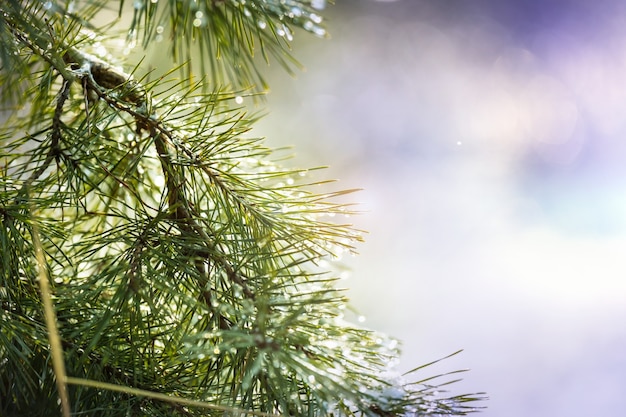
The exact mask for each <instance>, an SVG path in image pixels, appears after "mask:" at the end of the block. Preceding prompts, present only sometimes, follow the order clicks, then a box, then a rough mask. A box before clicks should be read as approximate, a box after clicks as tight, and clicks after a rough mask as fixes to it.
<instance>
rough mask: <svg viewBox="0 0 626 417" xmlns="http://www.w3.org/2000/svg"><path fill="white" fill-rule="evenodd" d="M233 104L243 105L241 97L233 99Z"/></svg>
mask: <svg viewBox="0 0 626 417" xmlns="http://www.w3.org/2000/svg"><path fill="white" fill-rule="evenodd" d="M235 103H237V104H241V103H243V97H241V96H237V97H235Z"/></svg>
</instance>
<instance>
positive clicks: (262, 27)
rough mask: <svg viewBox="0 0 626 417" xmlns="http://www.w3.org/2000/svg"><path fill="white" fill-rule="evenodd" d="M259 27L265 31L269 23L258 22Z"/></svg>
mask: <svg viewBox="0 0 626 417" xmlns="http://www.w3.org/2000/svg"><path fill="white" fill-rule="evenodd" d="M257 26H259V29H265V28H266V27H267V23H265V21H264V20H259V21H258V22H257Z"/></svg>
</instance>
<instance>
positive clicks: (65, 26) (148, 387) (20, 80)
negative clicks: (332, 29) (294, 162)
mask: <svg viewBox="0 0 626 417" xmlns="http://www.w3.org/2000/svg"><path fill="white" fill-rule="evenodd" d="M321 6H323V2H320V1H315V0H302V1H297V0H200V1H192V0H157V1H154V0H137V1H135V2H134V3H133V4H124V2H123V1H120V2H112V1H105V0H100V1H98V0H92V1H81V2H78V1H67V2H64V1H60V0H58V1H18V0H7V1H3V2H2V4H1V5H0V59H1V69H0V85H1V86H2V96H1V100H2V103H3V107H2V113H0V117H2V118H3V119H5V120H6V121H5V123H4V125H3V126H2V128H1V129H0V145H1V146H0V170H1V175H0V326H1V331H0V415H2V416H53V415H63V416H69V415H70V413H71V415H76V416H82V415H88V416H102V417H105V416H111V417H113V416H196V415H197V416H199V415H223V414H225V413H226V414H227V415H247V414H252V415H298V416H300V415H301V416H322V415H336V416H343V415H346V416H351V415H378V416H385V417H387V416H394V415H404V414H415V415H440V414H445V415H464V414H466V413H468V412H470V411H472V410H473V408H472V407H471V404H472V403H471V401H475V400H476V399H477V397H476V396H455V397H450V398H444V397H441V396H436V395H435V393H436V391H437V390H439V391H441V389H440V388H438V387H437V385H438V384H436V383H434V382H433V380H432V379H431V378H427V379H425V380H423V381H421V382H415V383H407V382H405V380H404V379H401V378H399V377H394V376H393V374H392V373H391V370H390V367H389V364H390V363H392V362H393V360H394V358H396V357H397V355H398V351H397V349H396V348H395V342H394V341H391V340H389V339H387V338H385V337H382V336H381V335H379V334H377V333H374V332H371V331H368V330H365V329H362V328H360V327H358V326H354V325H351V324H349V323H346V322H345V321H344V320H343V313H342V312H343V309H344V308H345V305H346V299H345V296H344V295H343V294H342V292H341V291H340V290H338V289H336V286H335V284H336V282H335V278H334V277H333V274H332V271H328V270H327V268H326V269H325V268H324V267H323V265H324V261H325V260H327V259H332V258H333V257H336V256H338V255H339V254H341V253H342V252H344V251H352V250H353V244H354V243H355V242H356V241H358V240H359V239H360V233H359V231H357V230H354V229H353V228H351V227H350V226H348V225H342V224H338V223H336V222H333V221H331V220H332V219H331V218H330V216H334V215H336V214H337V215H341V214H345V213H348V212H349V211H350V207H349V206H346V205H344V204H340V203H335V202H333V197H337V196H339V195H342V194H345V193H348V192H349V191H340V192H334V193H319V192H316V191H315V189H316V186H317V185H318V184H319V182H318V183H316V182H314V181H312V180H309V179H308V178H310V176H309V170H300V171H298V170H286V169H281V167H280V165H279V164H278V163H277V161H276V159H277V157H276V154H275V153H274V152H272V151H270V150H269V149H267V148H265V147H264V146H263V144H262V141H261V140H259V139H256V138H254V137H252V136H250V134H249V129H250V126H251V124H252V123H253V121H254V118H253V117H249V116H247V115H246V113H245V112H243V111H242V109H241V108H239V102H240V95H242V94H243V92H244V91H247V92H248V94H252V93H251V91H253V90H251V89H252V88H263V87H264V82H263V80H262V77H261V75H260V73H259V71H258V67H259V66H258V63H257V62H256V60H255V54H258V53H259V52H260V53H261V56H262V57H264V59H266V60H276V61H278V62H280V63H281V64H283V65H284V66H285V67H286V68H288V69H289V68H292V67H293V66H294V65H296V66H297V64H296V63H295V60H294V59H293V58H292V57H291V55H290V54H289V43H290V40H291V38H292V36H293V33H294V31H296V30H298V29H303V30H304V31H308V32H312V33H313V34H315V35H318V36H324V35H325V29H324V28H323V26H322V21H321V17H320V15H319V14H318V13H319V10H318V8H320V7H321ZM111 11H113V12H114V13H116V14H117V15H119V18H118V19H115V20H114V21H113V22H111V23H106V24H99V23H98V22H102V21H103V16H105V12H111ZM130 15H132V19H130V22H128V20H129V19H126V20H124V19H123V18H124V17H128V16H130ZM120 26H123V27H124V32H119V31H116V30H117V29H116V28H119V27H120ZM120 37H121V38H122V39H125V41H126V42H127V43H126V46H125V47H128V45H129V44H130V45H132V44H133V43H139V44H140V45H143V47H144V48H145V49H146V50H149V49H150V48H159V47H163V45H167V48H169V51H170V53H171V54H172V56H173V57H174V58H175V59H177V60H179V62H180V64H181V65H180V66H179V67H176V68H174V69H172V71H171V72H170V73H167V74H162V75H161V74H158V75H155V74H152V73H150V72H149V71H145V68H144V67H143V63H142V61H141V60H137V61H136V62H130V58H129V57H130V55H126V54H125V53H124V51H123V49H120V50H119V51H114V53H113V54H109V53H108V52H107V51H105V50H104V49H103V46H107V45H108V46H110V47H112V48H115V45H118V44H114V43H112V40H115V39H118V38H120ZM195 48H197V50H195ZM118 49H119V48H118ZM109 50H111V49H109ZM125 58H126V61H128V62H126V61H125V60H124V59H125ZM187 61H191V62H193V63H194V65H196V64H195V63H196V62H199V63H200V65H199V68H200V71H201V72H202V73H207V74H208V75H207V76H206V77H203V78H202V79H201V80H200V81H199V82H195V81H194V80H193V77H192V66H191V62H187ZM120 64H124V67H125V68H127V70H126V71H124V70H122V69H120V67H118V66H117V65H120ZM133 65H134V66H133ZM196 66H197V65H196ZM128 68H130V70H128ZM194 68H195V66H194ZM178 69H182V70H183V72H182V74H186V76H184V77H183V78H182V80H178V81H177V80H176V78H175V75H176V74H180V72H179V71H178ZM141 71H144V72H141ZM131 73H132V76H131ZM155 77H156V78H155ZM227 85H231V86H233V87H232V88H228V87H226V86H227ZM242 88H247V90H242ZM54 312H56V313H54ZM55 315H56V318H55ZM411 375H412V374H411ZM406 378H410V377H408V376H407V377H406ZM407 380H408V379H407Z"/></svg>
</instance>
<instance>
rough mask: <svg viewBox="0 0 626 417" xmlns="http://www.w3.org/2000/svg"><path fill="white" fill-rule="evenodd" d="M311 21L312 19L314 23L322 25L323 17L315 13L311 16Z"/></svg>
mask: <svg viewBox="0 0 626 417" xmlns="http://www.w3.org/2000/svg"><path fill="white" fill-rule="evenodd" d="M309 19H311V21H312V22H314V23H322V16H320V15H318V14H315V13H311V14H310V15H309Z"/></svg>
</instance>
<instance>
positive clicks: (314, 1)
mask: <svg viewBox="0 0 626 417" xmlns="http://www.w3.org/2000/svg"><path fill="white" fill-rule="evenodd" d="M311 7H312V8H314V9H317V10H322V9H323V8H324V7H326V0H311Z"/></svg>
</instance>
